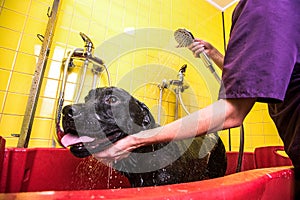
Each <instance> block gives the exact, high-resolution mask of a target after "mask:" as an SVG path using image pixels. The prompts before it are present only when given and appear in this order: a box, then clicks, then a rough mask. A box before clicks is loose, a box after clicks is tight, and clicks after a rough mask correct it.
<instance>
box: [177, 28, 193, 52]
mask: <svg viewBox="0 0 300 200" xmlns="http://www.w3.org/2000/svg"><path fill="white" fill-rule="evenodd" d="M174 38H175V40H176V42H177V43H178V45H177V47H188V46H189V45H190V44H192V43H193V42H194V39H195V38H194V36H193V34H192V33H191V32H190V31H188V30H187V29H184V28H179V29H177V30H176V31H175V32H174Z"/></svg>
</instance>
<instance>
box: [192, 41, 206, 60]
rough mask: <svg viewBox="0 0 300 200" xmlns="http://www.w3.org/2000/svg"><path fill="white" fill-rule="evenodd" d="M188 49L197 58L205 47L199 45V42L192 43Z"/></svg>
mask: <svg viewBox="0 0 300 200" xmlns="http://www.w3.org/2000/svg"><path fill="white" fill-rule="evenodd" d="M189 49H190V50H191V51H192V52H193V55H194V56H195V57H196V58H198V57H199V55H200V53H202V52H203V51H204V50H205V47H204V45H203V44H200V43H199V42H194V43H193V44H191V45H190V46H189Z"/></svg>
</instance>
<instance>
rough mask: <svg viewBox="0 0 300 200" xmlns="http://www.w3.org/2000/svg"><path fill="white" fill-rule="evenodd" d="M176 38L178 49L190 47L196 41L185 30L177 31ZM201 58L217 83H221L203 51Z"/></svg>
mask: <svg viewBox="0 0 300 200" xmlns="http://www.w3.org/2000/svg"><path fill="white" fill-rule="evenodd" d="M174 38H175V40H176V41H177V42H178V46H177V47H188V46H189V45H191V44H192V43H193V42H194V39H195V38H194V36H193V34H192V33H191V32H190V31H188V30H187V29H184V28H179V29H177V30H176V31H175V32H174ZM199 56H200V58H201V59H202V61H203V63H204V65H205V66H206V67H207V68H208V69H209V70H210V71H211V73H213V74H214V75H215V76H216V79H217V81H218V82H220V78H219V77H217V74H216V72H215V69H214V67H213V66H212V63H211V61H210V59H209V57H208V56H207V55H206V53H205V51H202V52H201V53H200V55H199Z"/></svg>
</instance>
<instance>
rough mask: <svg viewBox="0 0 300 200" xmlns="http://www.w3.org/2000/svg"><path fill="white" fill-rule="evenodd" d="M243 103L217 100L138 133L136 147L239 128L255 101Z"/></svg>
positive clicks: (250, 100) (249, 100)
mask: <svg viewBox="0 0 300 200" xmlns="http://www.w3.org/2000/svg"><path fill="white" fill-rule="evenodd" d="M243 102H244V103H240V102H238V103H237V102H232V101H228V100H219V101H217V102H215V103H214V104H212V105H210V106H208V107H206V108H204V109H201V110H199V111H197V112H194V113H192V114H190V115H188V116H186V117H184V118H181V119H179V120H176V121H174V122H172V123H170V124H167V125H165V126H163V127H158V128H155V129H151V130H146V131H142V132H140V133H138V134H137V135H136V136H135V137H136V139H137V141H136V142H137V143H138V146H144V145H149V144H153V143H158V142H169V141H172V140H180V139H186V138H192V137H195V136H200V135H203V134H205V133H210V132H215V131H218V130H223V129H227V128H232V127H237V126H240V125H241V124H242V122H243V120H244V118H245V116H246V115H247V114H248V112H249V111H250V109H251V108H252V106H253V104H254V102H255V100H254V99H248V100H244V101H243Z"/></svg>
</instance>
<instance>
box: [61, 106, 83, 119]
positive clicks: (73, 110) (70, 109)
mask: <svg viewBox="0 0 300 200" xmlns="http://www.w3.org/2000/svg"><path fill="white" fill-rule="evenodd" d="M79 110H80V109H79V108H78V107H77V106H74V105H67V106H65V107H64V108H63V110H62V113H63V114H64V115H67V116H69V117H71V118H74V117H76V116H78V115H80V112H79Z"/></svg>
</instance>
